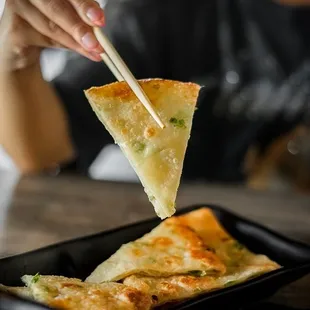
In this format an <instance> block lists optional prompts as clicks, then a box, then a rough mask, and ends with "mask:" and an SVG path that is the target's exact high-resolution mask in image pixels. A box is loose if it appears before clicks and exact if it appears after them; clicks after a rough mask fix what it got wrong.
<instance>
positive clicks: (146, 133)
mask: <svg viewBox="0 0 310 310" xmlns="http://www.w3.org/2000/svg"><path fill="white" fill-rule="evenodd" d="M155 133H156V130H155V128H153V127H148V128H146V129H145V131H144V136H145V138H151V137H154V136H155Z"/></svg>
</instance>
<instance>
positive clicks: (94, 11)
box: [86, 8, 104, 24]
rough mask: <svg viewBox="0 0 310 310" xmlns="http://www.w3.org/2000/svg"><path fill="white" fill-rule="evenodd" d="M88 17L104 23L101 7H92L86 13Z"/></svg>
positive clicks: (93, 20)
mask: <svg viewBox="0 0 310 310" xmlns="http://www.w3.org/2000/svg"><path fill="white" fill-rule="evenodd" d="M86 15H87V17H88V18H89V19H90V20H91V21H92V22H95V23H96V24H97V23H100V24H102V23H104V14H103V11H102V10H101V9H99V8H91V9H89V10H88V11H87V13H86Z"/></svg>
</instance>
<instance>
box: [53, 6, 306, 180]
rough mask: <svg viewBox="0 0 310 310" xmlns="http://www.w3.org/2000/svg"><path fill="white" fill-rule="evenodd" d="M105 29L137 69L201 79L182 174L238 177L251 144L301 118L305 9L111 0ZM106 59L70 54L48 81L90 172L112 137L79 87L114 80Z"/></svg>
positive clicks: (83, 167) (79, 165) (83, 169)
mask: <svg viewBox="0 0 310 310" xmlns="http://www.w3.org/2000/svg"><path fill="white" fill-rule="evenodd" d="M106 15H107V26H106V28H105V32H106V33H107V34H108V35H109V37H110V38H111V40H112V42H113V43H114V44H115V46H116V48H117V50H118V51H119V52H120V54H121V56H122V57H123V58H124V60H125V61H126V63H127V64H128V66H129V67H130V69H131V70H132V71H133V73H134V74H135V76H136V77H137V78H150V77H159V78H166V79H175V80H180V81H193V82H196V83H199V84H201V85H203V86H205V87H204V88H203V89H202V91H201V94H200V98H199V104H198V111H197V112H196V114H195V119H194V125H193V131H192V136H191V140H190V143H189V147H188V151H187V155H186V160H185V165H184V173H183V177H184V178H186V179H200V178H201V179H204V180H209V181H229V182H239V181H243V180H244V178H245V175H244V172H243V168H242V167H243V160H244V157H245V154H246V152H247V150H248V148H249V146H250V145H253V144H257V145H259V146H260V147H261V150H262V151H263V150H264V149H265V148H266V147H267V146H268V145H269V144H270V143H271V142H272V141H273V140H274V139H276V138H277V137H278V136H279V135H281V134H283V133H286V132H287V131H289V130H290V129H291V128H293V127H294V126H295V125H296V124H297V123H299V122H301V121H302V120H304V119H305V117H306V114H307V112H308V111H309V102H310V100H309V94H310V62H309V63H308V59H309V56H310V53H309V51H310V10H309V9H307V8H306V9H305V8H291V7H284V6H281V5H279V4H276V3H275V2H273V1H272V0H259V1H257V0H208V1H206V0H194V1H188V0H112V1H110V2H108V5H107V7H106ZM113 81H114V78H113V76H112V75H111V73H110V72H109V70H108V69H107V68H106V67H105V65H104V64H97V63H92V62H90V61H88V60H86V59H83V58H82V57H78V56H76V57H75V58H74V59H72V60H71V61H70V62H69V63H68V64H67V67H66V69H65V71H64V73H63V74H62V75H60V76H59V77H58V78H57V79H55V81H54V82H53V83H54V85H55V88H56V90H57V92H58V93H59V95H60V97H61V99H62V101H63V104H64V107H65V109H66V111H67V113H68V117H69V121H70V125H71V133H72V138H73V141H74V144H75V147H76V151H77V160H76V162H75V168H76V170H77V171H78V172H80V173H87V169H88V167H89V165H90V164H91V163H92V161H93V160H94V158H95V157H96V155H97V154H98V152H99V151H100V150H101V149H102V148H103V146H104V145H106V144H109V143H113V141H112V139H111V137H110V136H109V134H108V133H107V132H106V130H105V129H104V127H103V126H102V125H101V123H100V122H99V121H98V120H97V118H96V116H95V114H94V113H93V112H92V110H91V108H90V106H89V104H88V103H87V101H86V99H85V97H84V94H83V91H82V90H83V89H87V88H89V87H91V86H95V85H96V86H97V85H98V86H99V85H103V84H106V83H110V82H113Z"/></svg>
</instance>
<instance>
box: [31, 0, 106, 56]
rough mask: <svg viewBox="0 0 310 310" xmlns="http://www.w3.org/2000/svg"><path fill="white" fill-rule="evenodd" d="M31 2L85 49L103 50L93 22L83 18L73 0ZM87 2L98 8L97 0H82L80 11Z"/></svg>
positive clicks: (33, 0)
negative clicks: (93, 27) (93, 28)
mask: <svg viewBox="0 0 310 310" xmlns="http://www.w3.org/2000/svg"><path fill="white" fill-rule="evenodd" d="M30 2H31V3H32V4H33V5H34V6H35V7H37V9H39V10H40V11H41V13H43V14H44V15H45V16H46V17H47V18H49V19H50V20H51V21H52V22H54V23H55V24H56V25H58V26H59V27H60V28H62V29H63V30H64V31H66V32H67V33H68V34H70V35H71V36H72V37H73V38H74V39H75V40H76V41H77V42H78V43H80V44H81V45H82V46H83V47H84V48H85V49H87V50H89V51H96V52H98V53H101V52H102V51H103V50H102V48H101V46H100V44H99V42H98V40H97V39H96V37H95V36H94V34H93V30H92V27H91V26H90V24H92V23H91V22H90V21H88V23H86V22H85V21H84V20H83V19H81V17H80V16H79V14H78V12H77V11H76V9H75V8H74V7H73V5H72V4H71V2H69V1H68V0H30ZM86 2H88V4H89V3H91V4H92V5H93V6H95V7H96V8H98V4H97V3H96V2H95V1H90V0H80V8H79V9H80V11H81V10H82V8H83V7H82V3H86ZM93 6H92V7H91V8H93ZM85 8H86V6H85ZM99 9H100V7H99ZM55 39H57V38H55Z"/></svg>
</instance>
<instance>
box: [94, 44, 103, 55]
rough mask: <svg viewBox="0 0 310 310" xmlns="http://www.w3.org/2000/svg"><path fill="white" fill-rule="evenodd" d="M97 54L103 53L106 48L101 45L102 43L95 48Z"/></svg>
mask: <svg viewBox="0 0 310 310" xmlns="http://www.w3.org/2000/svg"><path fill="white" fill-rule="evenodd" d="M94 51H95V52H96V53H97V54H101V53H103V52H104V49H103V48H102V47H101V45H99V46H98V47H97V48H96V49H95V50H94Z"/></svg>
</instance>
